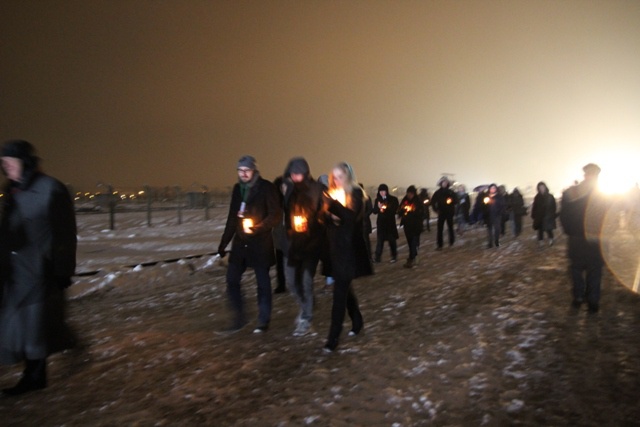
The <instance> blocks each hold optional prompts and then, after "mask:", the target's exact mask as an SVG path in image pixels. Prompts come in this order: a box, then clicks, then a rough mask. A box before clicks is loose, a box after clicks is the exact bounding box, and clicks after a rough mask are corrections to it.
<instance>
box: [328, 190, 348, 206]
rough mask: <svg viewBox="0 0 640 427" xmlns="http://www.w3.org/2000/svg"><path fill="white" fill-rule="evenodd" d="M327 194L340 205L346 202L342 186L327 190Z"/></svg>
mask: <svg viewBox="0 0 640 427" xmlns="http://www.w3.org/2000/svg"><path fill="white" fill-rule="evenodd" d="M329 196H330V197H331V198H332V199H333V200H336V201H337V202H338V203H340V204H341V205H342V206H345V205H346V203H347V195H346V194H345V192H344V188H334V189H332V190H331V191H329Z"/></svg>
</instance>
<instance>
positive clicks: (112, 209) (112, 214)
mask: <svg viewBox="0 0 640 427" xmlns="http://www.w3.org/2000/svg"><path fill="white" fill-rule="evenodd" d="M107 192H108V193H109V194H108V195H107V203H108V206H109V229H110V230H115V229H116V199H115V197H114V195H113V186H112V185H111V184H109V185H108V186H107Z"/></svg>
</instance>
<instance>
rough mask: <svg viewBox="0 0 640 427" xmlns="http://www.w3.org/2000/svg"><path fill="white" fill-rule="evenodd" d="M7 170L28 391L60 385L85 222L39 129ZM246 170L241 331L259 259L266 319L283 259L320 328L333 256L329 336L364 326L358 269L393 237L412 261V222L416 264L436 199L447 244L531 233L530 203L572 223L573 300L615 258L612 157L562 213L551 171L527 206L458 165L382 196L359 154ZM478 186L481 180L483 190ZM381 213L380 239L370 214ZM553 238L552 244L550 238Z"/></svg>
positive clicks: (548, 225) (541, 235)
mask: <svg viewBox="0 0 640 427" xmlns="http://www.w3.org/2000/svg"><path fill="white" fill-rule="evenodd" d="M2 170H3V172H4V174H5V175H6V176H7V178H8V183H7V185H6V187H5V190H4V194H5V196H6V197H4V198H3V201H2V212H1V222H0V279H1V281H2V287H3V293H2V300H1V302H2V311H1V312H0V362H3V363H16V362H24V363H25V370H24V372H23V375H22V377H21V379H20V381H19V382H18V384H17V385H16V386H14V387H12V388H9V389H5V390H4V394H6V395H18V394H22V393H25V392H29V391H32V390H37V389H41V388H44V387H46V385H47V379H46V359H47V357H48V356H49V355H50V354H52V353H54V352H57V351H60V350H62V349H65V348H68V347H70V346H72V345H73V340H74V338H73V334H72V333H71V331H70V330H69V329H68V327H67V326H66V323H65V319H64V289H65V288H66V287H68V286H69V285H70V284H71V276H72V275H73V273H74V269H75V251H76V225H75V216H74V212H73V202H72V200H71V198H70V195H69V193H68V190H67V189H66V187H65V186H64V185H62V184H61V183H60V182H59V181H57V180H56V179H54V178H52V177H49V176H47V175H45V174H44V173H42V171H41V170H40V168H39V159H38V157H37V156H36V155H35V148H34V147H33V146H32V145H31V144H29V143H28V142H26V141H8V142H7V143H5V145H4V146H3V147H2ZM236 172H237V183H236V184H235V185H234V187H233V190H232V194H231V200H230V203H229V211H228V216H227V220H226V224H225V228H224V232H223V234H222V237H221V240H220V242H219V245H218V255H219V256H220V257H221V258H225V257H226V255H227V249H228V246H229V244H232V248H231V250H230V252H229V257H228V267H227V271H226V283H227V295H228V301H229V306H230V312H231V314H232V317H231V322H230V324H229V326H228V328H227V329H226V330H225V331H223V333H227V334H228V333H234V332H236V331H239V330H241V329H242V328H244V327H245V325H246V324H247V323H248V320H247V315H246V313H247V310H246V304H245V299H244V295H243V292H242V285H241V283H242V278H243V276H244V274H245V273H246V271H247V269H249V268H250V269H252V270H253V274H254V275H255V279H256V287H257V292H256V294H257V305H258V310H257V312H258V314H257V323H256V325H255V328H254V329H253V332H254V333H256V334H264V333H266V332H267V331H268V329H269V326H270V322H271V315H272V294H273V292H274V291H273V290H272V286H271V277H270V269H271V267H272V266H274V265H277V282H278V283H277V286H276V289H275V292H276V293H281V292H285V291H286V290H288V291H289V292H290V293H291V295H292V296H293V299H294V300H295V303H296V304H297V306H298V315H297V316H296V318H295V319H294V322H293V323H294V328H293V332H292V334H293V335H294V336H297V337H300V336H306V335H315V334H316V331H315V329H314V327H313V320H314V279H315V276H316V273H317V270H318V268H319V266H321V273H322V275H323V276H325V277H326V278H327V284H330V286H329V288H330V289H331V292H332V293H333V300H332V308H331V323H330V327H329V331H328V332H327V338H326V342H325V345H324V347H323V349H324V350H325V351H326V352H333V351H335V350H336V348H337V347H338V345H339V342H340V337H341V334H342V329H343V323H344V320H345V316H346V315H347V314H348V316H349V318H350V322H351V327H350V329H349V332H348V334H349V335H350V336H357V335H359V334H360V333H361V332H362V331H363V329H364V326H365V322H364V317H363V315H362V313H361V311H360V306H359V303H358V298H357V296H356V293H355V290H354V286H353V281H354V280H355V279H357V278H359V277H363V276H368V275H371V274H373V273H374V269H373V266H374V264H376V263H381V262H382V260H383V252H384V246H385V243H386V244H387V245H388V249H389V262H390V263H395V262H397V260H398V239H399V232H398V229H399V228H402V230H403V232H404V236H405V238H406V246H407V248H408V255H407V259H406V262H405V263H404V264H403V266H404V267H405V268H413V267H415V266H416V265H417V259H418V253H419V251H420V250H424V248H421V241H420V238H421V235H422V233H424V232H425V231H427V232H430V231H431V227H430V219H431V218H430V211H433V213H434V214H435V216H436V239H435V240H436V247H435V250H436V251H442V250H443V248H444V243H445V235H444V231H445V226H446V229H447V243H448V245H449V246H453V245H455V243H456V237H457V236H463V235H464V234H465V233H467V232H468V231H469V230H470V229H471V227H478V228H479V227H485V228H486V233H487V247H488V248H498V247H499V246H500V240H501V238H502V237H503V236H505V234H506V224H507V222H508V221H511V223H512V232H513V236H514V237H518V236H519V235H521V234H522V232H523V229H522V218H523V217H524V216H525V215H527V213H528V212H529V211H530V215H531V218H532V223H533V229H534V230H535V231H536V233H537V235H536V237H537V240H538V242H539V245H541V246H546V245H549V246H551V245H553V243H554V230H555V228H556V219H557V218H558V216H559V217H560V222H561V224H562V226H563V229H564V231H565V233H566V234H567V235H568V256H569V261H570V266H571V278H572V283H573V286H572V296H573V298H572V307H574V308H579V307H580V306H581V304H583V303H585V302H586V303H587V305H588V310H589V311H590V312H592V313H595V312H597V311H598V310H599V298H600V281H601V275H602V266H603V260H602V256H601V254H600V246H599V239H600V230H601V228H602V224H603V220H604V215H605V212H606V209H607V201H606V199H605V197H604V196H603V195H602V194H601V193H600V192H599V191H597V186H596V184H597V178H598V174H599V173H600V168H599V167H598V166H597V165H595V164H589V165H587V166H585V167H584V181H583V182H581V183H579V184H576V185H574V186H573V187H571V188H569V189H568V190H566V191H565V192H564V193H563V195H562V202H561V209H560V212H558V210H557V204H556V200H555V198H554V196H553V194H551V192H550V191H549V188H548V187H547V185H546V184H545V183H544V182H540V183H538V185H537V187H536V189H537V193H536V195H535V197H534V199H533V203H532V204H531V206H530V207H529V209H528V208H527V206H526V203H525V201H524V198H523V196H522V194H521V193H520V191H519V190H518V189H517V188H515V189H514V190H513V191H512V192H511V193H507V191H506V189H505V187H504V186H501V185H497V184H490V185H488V186H482V187H480V188H477V195H476V197H475V200H474V201H472V198H471V197H470V195H469V194H468V193H467V191H466V188H465V187H464V186H462V185H457V184H456V183H454V182H452V180H450V179H449V177H447V176H443V177H441V178H440V179H439V180H438V181H437V189H436V191H435V192H434V193H433V195H432V196H431V197H430V195H429V191H428V189H426V188H422V189H421V190H420V191H418V189H417V188H416V186H414V185H410V186H409V187H408V188H407V189H406V192H405V194H404V196H403V197H402V199H401V200H399V199H398V197H396V196H394V195H393V194H391V191H390V190H389V186H388V185H387V184H385V183H382V184H380V185H378V187H377V193H376V194H375V196H374V197H369V196H368V195H367V194H366V191H365V190H364V188H363V186H362V185H361V184H359V183H358V182H357V180H356V175H355V172H354V170H353V168H352V167H351V165H350V164H348V163H346V162H340V163H337V164H336V165H335V166H334V167H333V169H332V170H331V171H330V173H329V174H328V175H324V176H321V177H320V178H318V179H315V178H314V177H313V175H312V174H311V168H310V166H309V163H308V162H307V160H306V159H304V158H302V157H296V158H293V159H291V160H290V161H289V162H288V164H287V165H286V167H285V169H284V173H283V175H282V176H280V177H278V178H276V179H275V180H274V182H271V181H269V180H267V179H265V178H263V177H262V176H261V175H260V172H259V169H258V165H257V161H256V159H255V158H253V157H252V156H248V155H247V156H243V157H241V158H240V159H239V160H238V162H237V167H236ZM474 192H475V191H474ZM371 215H375V216H376V220H375V221H376V228H375V231H376V233H375V237H376V242H375V248H374V249H373V250H372V245H371V241H370V238H371V237H370V235H371V234H372V231H373V227H372V225H371V220H370V216H371ZM545 237H546V242H547V244H546V245H545Z"/></svg>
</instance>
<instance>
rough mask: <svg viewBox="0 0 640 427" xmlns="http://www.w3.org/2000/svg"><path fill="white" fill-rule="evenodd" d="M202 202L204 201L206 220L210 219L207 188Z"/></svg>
mask: <svg viewBox="0 0 640 427" xmlns="http://www.w3.org/2000/svg"><path fill="white" fill-rule="evenodd" d="M202 199H203V200H202V202H203V203H204V220H205V221H209V190H208V189H205V191H204V193H202Z"/></svg>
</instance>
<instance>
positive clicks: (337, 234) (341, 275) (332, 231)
mask: <svg viewBox="0 0 640 427" xmlns="http://www.w3.org/2000/svg"><path fill="white" fill-rule="evenodd" d="M365 198H366V195H365V194H364V191H363V190H362V188H360V186H359V185H358V183H357V181H356V179H355V175H354V173H353V169H352V168H351V165H349V164H348V163H344V162H342V163H338V164H337V165H336V166H335V167H334V168H333V170H332V173H331V175H330V177H329V189H328V192H327V193H325V196H324V206H325V224H326V227H327V237H328V239H329V253H330V257H331V269H332V273H331V276H332V277H333V278H334V280H335V282H334V284H333V304H332V307H331V326H330V327H329V335H328V337H327V342H326V344H325V346H324V350H325V351H327V352H332V351H334V350H335V349H336V348H337V347H338V341H339V338H340V333H341V332H342V323H343V322H344V316H345V310H346V311H347V312H348V313H349V317H350V318H351V330H350V331H349V335H350V336H355V335H358V334H359V333H360V332H361V330H362V328H363V326H364V322H363V319H362V314H361V313H360V307H359V305H358V300H357V298H356V295H355V293H354V291H353V285H352V281H353V279H355V278H358V277H361V276H367V275H371V274H373V266H372V264H371V254H369V253H368V252H367V251H368V247H367V244H366V241H365V235H364V234H365V225H364V215H365Z"/></svg>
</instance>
